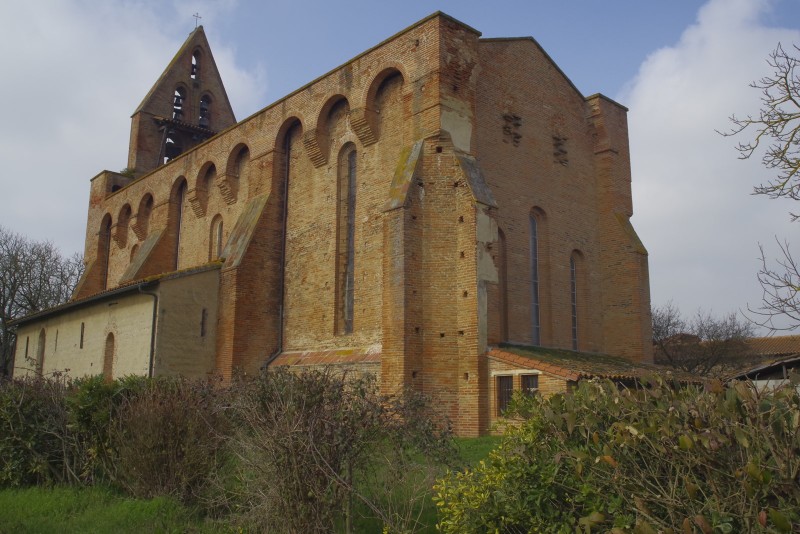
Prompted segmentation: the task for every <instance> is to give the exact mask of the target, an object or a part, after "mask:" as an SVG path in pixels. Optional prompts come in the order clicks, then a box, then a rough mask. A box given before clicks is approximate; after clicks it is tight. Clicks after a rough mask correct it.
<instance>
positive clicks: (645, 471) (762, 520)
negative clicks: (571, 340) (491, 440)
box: [435, 377, 800, 534]
mask: <svg viewBox="0 0 800 534" xmlns="http://www.w3.org/2000/svg"><path fill="white" fill-rule="evenodd" d="M512 408H513V410H514V413H515V414H516V415H517V416H518V417H520V418H521V419H522V421H521V422H519V423H518V424H516V425H510V426H509V427H508V428H507V433H506V436H505V438H504V439H503V441H502V442H501V444H500V446H499V447H498V448H497V449H496V450H495V451H493V452H492V453H491V454H490V456H489V459H488V460H487V461H485V462H482V463H481V464H480V465H479V466H478V467H476V468H475V469H472V470H467V471H463V472H452V473H450V474H448V475H447V476H446V477H444V478H443V479H442V480H440V481H439V483H438V484H437V486H436V497H435V501H436V504H437V506H438V509H439V512H440V521H439V525H438V527H439V529H440V531H442V532H450V533H455V532H508V533H516V532H554V533H567V532H570V533H572V532H576V531H578V532H612V533H614V534H619V533H622V532H630V531H633V532H637V533H642V534H649V533H651V532H652V533H656V532H675V533H678V532H681V533H684V532H685V533H692V532H701V533H703V534H710V533H712V532H713V533H726V532H792V531H793V530H792V529H794V531H797V530H799V529H800V483H799V482H800V478H799V477H800V475H799V473H800V394H798V391H797V389H795V386H792V387H784V388H781V389H778V390H776V391H774V392H759V391H757V390H755V389H754V388H753V387H752V385H750V384H747V383H736V384H733V385H731V386H730V387H723V386H722V385H721V384H719V383H715V384H712V386H711V387H710V388H709V389H708V390H703V389H702V388H698V387H675V386H674V385H673V384H668V383H665V382H664V381H662V380H661V379H659V378H657V377H656V378H653V379H652V380H650V381H649V382H647V383H646V384H643V385H642V387H641V388H639V389H625V388H619V387H618V386H617V385H615V384H613V383H611V382H582V383H581V384H579V385H578V386H577V387H576V388H575V389H574V390H573V391H572V392H571V393H570V394H559V395H554V396H552V397H550V398H548V399H542V398H538V397H537V398H533V399H529V398H522V397H518V398H516V399H515V402H514V406H513V407H512Z"/></svg>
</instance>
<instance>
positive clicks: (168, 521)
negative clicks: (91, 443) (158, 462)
mask: <svg viewBox="0 0 800 534" xmlns="http://www.w3.org/2000/svg"><path fill="white" fill-rule="evenodd" d="M0 510H2V513H0V532H2V533H5V532H13V533H26V534H28V533H30V534H37V533H42V534H49V533H51V532H70V533H87V534H88V533H97V532H114V533H127V532H130V533H137V534H138V533H140V532H162V533H172V532H175V533H178V532H197V533H202V532H225V530H222V529H220V528H218V527H215V526H213V525H205V524H204V522H203V520H202V519H201V518H198V517H197V516H195V515H194V514H193V513H192V512H191V511H190V510H189V509H187V508H186V507H184V506H183V505H181V504H180V503H178V502H177V501H175V500H173V499H170V498H166V497H159V498H156V499H150V500H144V499H133V498H128V497H124V496H121V495H119V494H117V493H115V492H113V491H111V490H109V489H107V488H98V487H94V488H80V489H76V488H24V489H4V490H2V491H0Z"/></svg>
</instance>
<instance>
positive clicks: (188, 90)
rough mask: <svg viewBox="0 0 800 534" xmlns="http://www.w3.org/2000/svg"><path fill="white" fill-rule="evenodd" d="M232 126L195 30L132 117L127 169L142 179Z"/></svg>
mask: <svg viewBox="0 0 800 534" xmlns="http://www.w3.org/2000/svg"><path fill="white" fill-rule="evenodd" d="M235 123H236V118H235V117H234V115H233V109H231V104H230V102H229V101H228V95H227V93H226V92H225V86H224V85H223V84H222V78H221V77H220V75H219V71H218V70H217V64H216V63H215V62H214V56H213V55H212V54H211V47H210V46H209V45H208V40H207V39H206V35H205V32H204V31H203V27H202V26H198V27H197V28H196V29H195V30H194V31H193V32H192V33H191V34H189V37H188V38H187V39H186V42H184V43H183V46H181V48H180V50H178V53H177V54H175V57H174V58H172V61H171V62H170V63H169V65H168V66H167V68H166V69H165V70H164V72H163V73H162V74H161V76H160V77H159V78H158V80H157V81H156V83H155V85H153V87H152V88H151V89H150V91H149V92H148V93H147V96H145V97H144V100H142V103H141V104H139V107H138V108H136V111H134V112H133V115H132V116H131V139H130V147H129V149H128V169H129V170H131V171H133V174H134V176H136V177H139V176H142V175H143V174H147V173H148V172H150V171H152V170H153V169H155V168H156V167H158V166H160V165H163V164H164V163H166V162H168V161H169V160H171V159H173V158H176V157H177V156H179V155H180V154H182V153H183V152H185V151H187V150H189V149H191V148H192V147H194V146H196V145H198V144H200V143H202V142H203V141H205V140H206V139H208V138H209V137H212V136H213V135H215V134H216V133H217V132H219V131H221V130H224V129H225V128H228V127H229V126H232V125H233V124H235Z"/></svg>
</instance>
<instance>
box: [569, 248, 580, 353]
mask: <svg viewBox="0 0 800 534" xmlns="http://www.w3.org/2000/svg"><path fill="white" fill-rule="evenodd" d="M569 286H570V304H571V306H572V350H578V272H577V268H576V266H575V256H572V257H571V258H570V259H569Z"/></svg>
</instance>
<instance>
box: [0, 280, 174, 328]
mask: <svg viewBox="0 0 800 534" xmlns="http://www.w3.org/2000/svg"><path fill="white" fill-rule="evenodd" d="M158 282H159V281H158V280H149V281H146V282H139V283H138V284H130V285H127V286H122V287H118V288H116V289H112V290H109V291H103V292H102V293H98V294H96V295H93V296H91V297H86V298H83V299H80V300H75V301H72V302H66V303H64V304H59V305H58V306H54V307H52V308H48V309H46V310H42V311H38V312H35V313H32V314H30V315H26V316H25V317H20V318H19V319H14V320H13V321H9V322H8V323H7V324H8V326H17V325H21V324H25V323H29V322H31V321H34V320H36V319H39V318H40V317H44V316H46V315H51V314H58V313H63V312H66V311H67V310H70V309H72V308H77V307H79V306H85V305H87V304H93V303H95V302H100V301H102V300H105V299H108V298H111V297H115V296H117V295H120V294H122V293H128V292H129V291H134V290H137V289H139V290H141V288H143V287H147V286H150V285H156V284H158Z"/></svg>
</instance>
